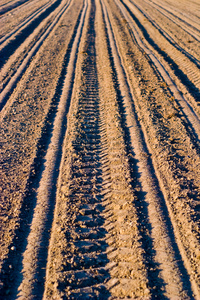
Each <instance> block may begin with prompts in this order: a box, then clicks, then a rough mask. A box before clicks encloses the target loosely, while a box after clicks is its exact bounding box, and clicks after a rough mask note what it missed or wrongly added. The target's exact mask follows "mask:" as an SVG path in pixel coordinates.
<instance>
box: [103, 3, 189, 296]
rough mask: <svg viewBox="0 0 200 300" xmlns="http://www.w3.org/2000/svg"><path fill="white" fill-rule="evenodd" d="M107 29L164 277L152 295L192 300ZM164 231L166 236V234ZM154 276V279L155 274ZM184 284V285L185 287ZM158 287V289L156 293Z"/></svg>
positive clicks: (156, 250)
mask: <svg viewBox="0 0 200 300" xmlns="http://www.w3.org/2000/svg"><path fill="white" fill-rule="evenodd" d="M104 10H105V7H104ZM105 14H106V17H105V18H106V19H107V18H108V16H107V13H106V12H105ZM106 27H107V29H108V36H109V39H110V43H111V49H112V55H113V57H114V64H115V68H116V70H117V73H118V74H117V76H118V78H119V82H120V91H121V97H122V98H123V99H124V103H123V105H124V107H125V109H124V110H125V111H124V112H125V115H126V116H127V117H126V118H125V122H126V126H127V127H128V128H131V129H129V130H128V132H129V136H130V137H129V139H130V143H131V148H132V152H133V153H134V157H135V159H136V160H138V161H139V163H138V164H137V166H138V170H139V173H140V181H141V187H142V192H143V193H145V194H146V196H145V200H144V201H143V202H144V203H145V204H144V205H145V206H146V207H147V206H148V209H147V215H148V219H149V222H150V224H149V226H147V227H149V228H150V232H151V238H152V240H153V243H152V247H153V249H154V250H153V249H151V250H153V251H155V253H154V255H152V253H151V255H149V253H148V252H147V253H148V254H147V257H148V256H150V257H152V256H153V257H154V258H152V261H154V268H155V265H156V264H155V262H157V263H158V264H159V266H160V269H161V271H160V273H161V274H160V275H159V277H161V278H162V279H161V281H160V282H159V281H158V278H157V282H156V279H155V278H150V281H152V282H151V284H152V283H153V284H154V291H153V285H152V286H151V288H152V293H153V294H154V293H155V294H156V295H157V296H156V297H158V295H159V294H160V296H161V295H162V297H165V296H166V297H169V298H172V297H175V296H180V295H181V296H182V297H184V298H188V299H189V294H191V291H189V294H188V295H187V293H188V291H184V286H185V288H186V286H188V283H189V280H188V278H187V276H188V275H187V271H186V270H184V266H183V265H182V266H181V265H179V266H178V265H176V264H175V261H177V257H180V253H179V250H178V247H177V245H176V242H175V237H174V233H173V230H171V225H170V219H169V218H168V217H167V216H168V211H167V207H166V205H165V201H164V199H163V196H162V193H161V191H160V188H159V184H158V182H156V181H157V180H156V179H155V178H154V176H155V175H153V173H154V171H153V165H152V166H151V164H150V157H149V152H148V150H147V149H146V146H145V143H144V141H143V139H142V136H143V134H142V133H141V132H140V129H139V126H138V124H137V115H135V113H134V110H133V108H132V104H131V103H132V101H133V100H132V99H131V98H130V94H131V90H130V88H129V87H128V82H126V79H125V78H126V75H125V73H124V70H123V69H122V68H121V66H122V63H121V59H120V56H119V54H118V50H117V48H116V44H115V42H114V37H113V34H112V30H111V28H110V26H109V20H108V19H107V26H106ZM126 86H127V87H126ZM156 186H157V187H156ZM164 232H165V234H163V233H164ZM159 235H160V236H159ZM165 239H166V240H165ZM161 240H162V243H161ZM164 241H165V242H164ZM148 259H149V258H148ZM150 264H152V265H153V263H152V262H151V263H150ZM179 268H180V269H179ZM155 269H156V268H155ZM155 269H154V272H155ZM173 272H174V275H173ZM155 273H156V272H155ZM155 273H154V274H155ZM181 274H184V275H183V278H181V277H182V275H181ZM150 276H151V277H153V276H152V274H151V275H150ZM154 276H155V275H154ZM175 278H176V280H177V283H175ZM162 280H163V281H164V284H163V283H162ZM155 282H156V283H155ZM163 285H166V287H165V289H166V290H165V292H164V293H163V292H162V291H161V290H159V289H160V288H161V287H162V288H163ZM181 285H183V286H182V288H181ZM155 286H157V289H156V291H155ZM178 287H179V288H180V290H179V289H178ZM155 294H154V296H155Z"/></svg>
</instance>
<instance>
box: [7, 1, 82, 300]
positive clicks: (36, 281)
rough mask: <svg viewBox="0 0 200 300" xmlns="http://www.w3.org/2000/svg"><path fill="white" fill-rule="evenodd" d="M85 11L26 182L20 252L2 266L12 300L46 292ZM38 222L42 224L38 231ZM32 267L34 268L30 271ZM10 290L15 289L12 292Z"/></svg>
mask: <svg viewBox="0 0 200 300" xmlns="http://www.w3.org/2000/svg"><path fill="white" fill-rule="evenodd" d="M86 10H87V3H85V5H84V7H83V9H82V11H81V12H80V15H79V17H78V19H77V24H76V26H75V27H74V32H73V34H72V37H71V41H70V42H69V45H68V49H67V52H66V55H65V57H64V61H63V69H62V70H61V74H60V76H61V77H60V78H59V79H58V82H57V87H56V90H55V95H54V98H53V99H52V103H51V105H50V107H49V112H47V115H46V120H45V121H44V124H43V125H44V126H43V132H42V134H41V138H40V139H39V140H38V144H37V149H38V151H37V153H36V157H35V158H34V161H33V164H32V172H31V174H30V177H29V180H28V182H27V190H26V195H24V198H25V199H24V200H23V203H22V208H21V216H20V217H21V220H20V224H19V226H18V227H17V229H16V233H15V239H14V241H13V243H14V244H15V248H16V250H17V252H16V253H13V251H12V250H11V251H10V252H9V255H8V258H7V260H5V262H4V265H3V270H4V271H2V272H3V273H5V276H3V277H2V281H3V284H2V286H1V288H2V290H1V293H3V295H4V296H5V295H6V294H8V295H9V296H10V298H9V299H13V298H14V295H15V296H16V293H17V288H18V287H19V285H20V284H21V285H20V288H19V289H20V291H21V292H20V295H21V298H22V299H24V297H26V296H27V297H28V298H29V297H32V296H31V294H32V293H33V294H35V293H36V295H35V297H36V299H38V297H39V296H38V295H40V294H41V290H42V289H43V284H42V282H43V277H44V274H43V273H44V271H41V273H40V272H39V271H38V269H40V270H44V268H43V264H45V259H43V258H44V257H45V253H46V251H47V250H46V248H47V243H48V238H47V237H48V234H49V233H48V232H49V229H50V228H51V218H52V214H53V207H54V201H53V200H52V199H53V194H54V193H55V189H56V187H55V185H56V178H57V176H58V166H59V161H60V159H61V154H60V151H61V149H62V140H63V137H64V133H65V127H66V122H67V120H66V117H65V116H66V113H67V111H68V109H69V105H70V95H71V90H72V87H73V80H74V70H75V67H76V59H77V57H76V56H77V52H78V47H79V43H80V38H81V33H82V29H83V25H84V20H85V15H86ZM36 191H37V192H36ZM33 210H34V211H33ZM38 222H40V226H39V227H38ZM30 223H31V224H30ZM38 230H39V231H38ZM27 236H28V237H27ZM25 237H26V238H27V240H26V238H25ZM36 241H37V242H36ZM25 249H26V250H25ZM23 252H24V253H23ZM46 254H47V253H46ZM29 255H30V256H29ZM22 256H23V257H24V258H23V257H22ZM41 256H42V258H41V259H40V258H39V257H41ZM22 259H23V262H22ZM22 264H24V266H22ZM9 266H12V270H11V269H10V270H9ZM29 266H31V267H30V268H29ZM20 269H22V271H23V273H24V274H25V277H24V278H23V277H21V276H20V275H19V274H20V271H21V270H20ZM38 272H39V273H40V274H39V275H37V273H38ZM14 274H17V275H16V276H17V280H15V283H14V284H13V279H14V278H13V275H14ZM11 286H12V288H10V287H11ZM25 295H26V296H25ZM30 299H31V298H30Z"/></svg>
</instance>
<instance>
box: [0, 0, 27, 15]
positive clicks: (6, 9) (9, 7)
mask: <svg viewBox="0 0 200 300" xmlns="http://www.w3.org/2000/svg"><path fill="white" fill-rule="evenodd" d="M27 1H29V0H20V1H16V2H15V3H11V4H10V5H7V3H6V4H5V5H2V6H5V7H4V8H3V7H2V8H1V7H0V16H1V15H3V14H5V13H7V12H9V11H11V10H12V9H14V8H16V7H19V6H21V5H22V4H24V3H25V2H27Z"/></svg>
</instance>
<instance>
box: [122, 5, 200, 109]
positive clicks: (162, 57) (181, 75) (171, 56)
mask: <svg viewBox="0 0 200 300" xmlns="http://www.w3.org/2000/svg"><path fill="white" fill-rule="evenodd" d="M121 3H123V4H124V7H125V8H126V10H127V12H128V13H129V15H130V17H129V18H127V21H128V22H129V23H130V26H131V27H132V28H133V27H135V29H134V30H133V31H134V32H137V33H134V35H136V36H137V35H138V36H139V39H140V42H138V44H139V45H140V46H141V44H143V46H142V47H143V48H146V50H145V52H149V53H151V52H152V53H153V55H154V56H155V57H156V60H158V61H160V64H163V66H164V68H165V69H166V71H167V72H168V73H169V74H170V76H171V77H172V78H175V79H174V80H176V78H177V79H178V80H179V82H181V83H182V84H184V85H185V87H186V89H187V90H188V91H189V93H190V94H191V95H192V97H193V98H194V100H193V103H192V105H194V107H195V109H196V110H197V111H198V110H199V108H198V104H199V102H198V96H199V93H200V92H199V91H200V80H199V59H198V60H197V59H191V57H190V55H187V54H186V53H184V52H185V51H182V50H181V48H180V47H177V48H176V45H174V44H173V43H172V44H171V43H169V42H167V40H166V38H165V37H164V36H162V32H159V31H158V30H155V28H153V27H152V26H150V24H148V28H147V29H146V28H145V27H144V26H143V25H142V23H143V16H142V15H140V13H139V11H138V10H136V9H135V6H134V5H133V4H132V3H130V2H129V1H124V2H123V1H122V2H121ZM121 3H120V5H121ZM121 9H122V8H121ZM123 10H124V8H123ZM126 14H127V13H126ZM133 22H134V23H133ZM134 25H136V26H134ZM143 39H144V40H143ZM142 40H143V41H142ZM137 41H138V38H137ZM174 46H175V47H174ZM154 64H155V62H154ZM174 75H175V76H174ZM176 81H177V80H176ZM179 85H180V83H179ZM195 102H196V103H195Z"/></svg>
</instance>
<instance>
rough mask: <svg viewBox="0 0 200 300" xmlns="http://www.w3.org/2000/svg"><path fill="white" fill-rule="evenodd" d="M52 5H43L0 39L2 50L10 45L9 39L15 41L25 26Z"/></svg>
mask: <svg viewBox="0 0 200 300" xmlns="http://www.w3.org/2000/svg"><path fill="white" fill-rule="evenodd" d="M50 5H51V3H46V4H44V5H42V7H39V8H38V9H37V10H36V11H34V12H33V13H32V14H31V15H29V16H27V18H26V19H25V20H23V21H22V22H21V23H20V24H19V25H17V26H15V28H14V29H13V30H11V31H9V32H8V33H7V34H4V35H3V37H2V38H1V39H0V45H1V46H0V49H2V48H3V47H5V45H6V44H7V43H9V39H14V35H16V34H18V33H19V32H20V30H21V29H22V28H23V27H24V26H25V25H27V24H28V23H29V22H31V21H32V20H33V19H34V18H35V17H37V15H39V14H40V13H41V12H42V11H43V10H45V9H46V8H47V7H48V6H50Z"/></svg>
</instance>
